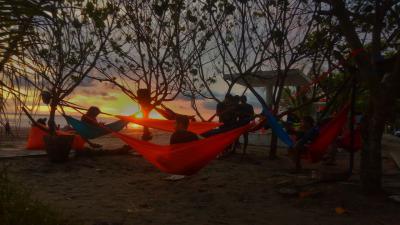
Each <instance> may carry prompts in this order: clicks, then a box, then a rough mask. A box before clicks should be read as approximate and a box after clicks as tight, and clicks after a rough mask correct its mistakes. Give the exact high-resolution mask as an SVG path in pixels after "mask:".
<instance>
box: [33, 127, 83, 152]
mask: <svg viewBox="0 0 400 225" xmlns="http://www.w3.org/2000/svg"><path fill="white" fill-rule="evenodd" d="M56 133H57V135H74V136H75V137H74V142H73V143H72V148H73V149H75V150H82V149H83V147H84V145H85V140H83V139H82V138H81V137H80V136H79V135H76V134H74V133H72V132H66V131H57V132H56ZM47 134H48V132H46V131H44V130H42V129H40V128H39V127H37V126H32V127H31V130H30V131H29V136H28V142H27V144H26V149H28V150H43V149H44V146H45V145H44V141H43V138H44V136H46V135H47Z"/></svg>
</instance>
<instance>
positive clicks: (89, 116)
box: [81, 106, 100, 126]
mask: <svg viewBox="0 0 400 225" xmlns="http://www.w3.org/2000/svg"><path fill="white" fill-rule="evenodd" d="M99 114H100V109H99V108H98V107H96V106H90V108H89V109H88V110H87V112H86V114H84V115H82V117H81V121H82V122H85V123H87V124H92V125H95V126H97V125H98V122H97V116H98V115H99Z"/></svg>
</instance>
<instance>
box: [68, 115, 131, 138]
mask: <svg viewBox="0 0 400 225" xmlns="http://www.w3.org/2000/svg"><path fill="white" fill-rule="evenodd" d="M64 117H65V120H66V121H67V123H68V124H69V125H70V126H72V127H73V128H74V129H75V131H76V132H77V133H78V134H79V135H80V136H81V137H83V138H84V139H95V138H98V137H101V136H104V135H106V134H109V133H111V131H115V132H118V131H120V130H122V129H123V128H124V127H125V126H126V125H127V124H128V122H125V121H122V120H117V121H115V122H113V123H109V124H106V125H104V126H105V127H104V128H102V127H98V126H94V125H91V124H88V123H85V122H82V121H80V120H77V119H75V118H73V117H70V116H67V115H64Z"/></svg>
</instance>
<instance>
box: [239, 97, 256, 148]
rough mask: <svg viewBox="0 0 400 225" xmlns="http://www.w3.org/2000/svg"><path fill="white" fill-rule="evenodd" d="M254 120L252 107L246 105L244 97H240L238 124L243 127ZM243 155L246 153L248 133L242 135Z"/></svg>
mask: <svg viewBox="0 0 400 225" xmlns="http://www.w3.org/2000/svg"><path fill="white" fill-rule="evenodd" d="M253 118H254V108H253V106H252V105H250V104H249V103H247V97H246V95H242V96H241V97H240V103H239V105H238V119H239V121H238V124H239V125H245V124H248V123H250V121H252V120H253ZM243 140H244V141H243V153H244V154H245V153H246V149H247V145H248V142H249V133H248V132H246V133H244V134H243Z"/></svg>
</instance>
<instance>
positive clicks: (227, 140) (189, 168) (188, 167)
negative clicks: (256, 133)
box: [113, 124, 254, 175]
mask: <svg viewBox="0 0 400 225" xmlns="http://www.w3.org/2000/svg"><path fill="white" fill-rule="evenodd" d="M253 125H254V124H247V125H245V126H243V127H239V128H236V129H234V130H231V131H228V132H226V133H222V134H217V135H215V136H212V137H209V138H205V139H200V140H197V141H192V142H187V143H182V144H173V145H156V144H153V143H149V142H146V141H142V140H138V139H135V138H132V137H129V136H127V135H124V134H120V133H117V132H113V135H115V136H116V137H118V138H120V139H121V140H122V141H124V142H125V143H126V144H128V145H129V146H131V147H132V148H133V149H135V150H136V151H138V152H139V153H140V154H141V155H142V156H143V157H144V158H145V159H146V160H147V161H149V162H150V163H151V164H153V165H154V166H155V167H157V168H158V169H159V170H161V171H162V172H165V173H170V174H179V175H191V174H194V173H196V172H197V171H199V170H200V169H201V168H203V167H204V166H205V165H207V164H208V163H209V162H210V161H211V160H213V159H214V158H215V157H217V155H218V154H220V153H221V152H223V151H224V150H225V149H226V148H227V147H228V146H229V145H230V144H232V143H233V142H234V141H235V140H236V139H237V138H239V137H240V135H241V134H243V133H244V132H246V131H247V130H249V129H250V128H251V127H252V126H253Z"/></svg>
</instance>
